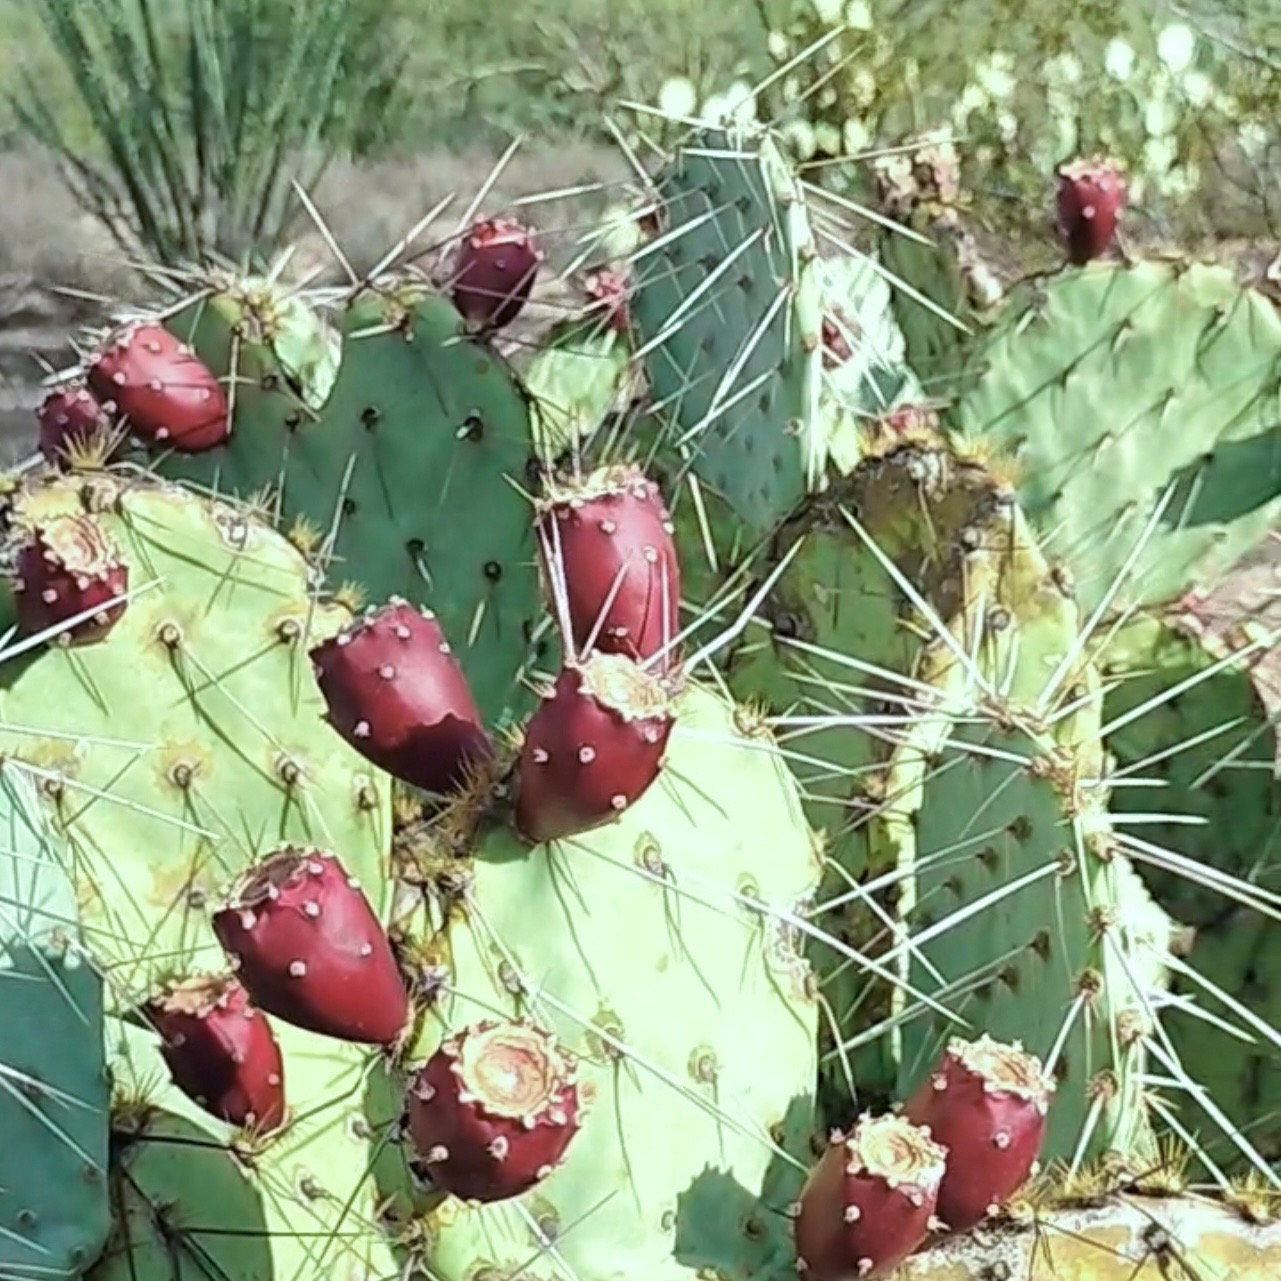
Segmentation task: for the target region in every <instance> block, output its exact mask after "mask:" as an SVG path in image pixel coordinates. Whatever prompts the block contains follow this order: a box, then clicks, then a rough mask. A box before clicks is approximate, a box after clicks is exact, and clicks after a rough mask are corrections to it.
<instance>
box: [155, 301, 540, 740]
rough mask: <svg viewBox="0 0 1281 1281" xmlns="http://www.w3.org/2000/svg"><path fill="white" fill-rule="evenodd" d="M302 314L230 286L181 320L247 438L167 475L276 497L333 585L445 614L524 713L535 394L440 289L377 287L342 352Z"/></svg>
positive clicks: (481, 677) (166, 464) (481, 687)
mask: <svg viewBox="0 0 1281 1281" xmlns="http://www.w3.org/2000/svg"><path fill="white" fill-rule="evenodd" d="M299 307H300V303H299V301H298V300H297V299H295V300H293V302H292V305H291V307H290V309H289V310H285V309H284V306H283V302H282V300H281V299H279V298H274V297H271V296H268V297H264V296H263V293H262V291H261V289H257V288H255V289H244V288H240V287H235V286H232V287H230V288H224V289H223V290H222V291H221V292H217V293H214V294H213V295H212V296H209V297H205V298H201V299H199V300H198V301H196V302H194V303H193V304H191V305H190V306H189V307H187V308H186V309H185V310H183V311H181V312H179V313H177V314H176V315H173V316H172V317H171V318H170V319H169V320H168V322H167V324H168V326H169V328H170V329H171V330H172V332H174V333H175V334H177V335H179V336H180V337H182V338H183V339H185V340H187V341H189V342H190V343H191V344H192V346H193V347H194V348H195V350H196V352H197V353H198V354H199V355H200V357H201V358H202V359H203V360H204V362H205V363H206V364H207V365H208V366H209V367H210V368H211V369H213V370H214V371H215V372H216V373H218V374H219V376H220V377H222V378H224V379H226V380H227V382H228V384H229V393H230V398H231V400H232V413H233V425H232V434H231V438H230V440H229V441H228V443H227V445H226V446H225V447H224V448H220V449H215V450H212V451H210V452H208V453H205V454H199V455H181V454H176V453H175V454H170V455H168V456H165V457H162V458H159V459H158V460H157V462H156V466H157V468H158V470H159V471H160V472H161V473H163V474H164V475H166V476H171V477H175V478H181V479H185V480H189V481H194V482H197V483H199V484H201V485H202V486H205V487H207V488H208V489H211V490H213V491H215V492H220V493H229V494H232V495H236V496H239V497H241V498H249V497H250V496H251V495H257V494H260V493H263V492H270V493H271V495H272V497H271V504H272V510H273V512H274V514H276V515H277V517H278V520H279V523H280V525H281V527H282V528H284V529H285V530H292V531H293V533H294V535H295V536H296V537H298V538H299V539H305V540H307V541H310V542H311V543H312V545H313V546H314V548H315V550H316V551H317V552H318V553H319V554H320V555H321V556H322V557H323V559H324V561H325V562H326V565H327V570H328V576H329V578H330V580H331V581H332V582H333V584H334V585H337V584H338V583H341V582H344V581H351V582H355V583H356V584H358V585H359V586H360V587H361V588H363V589H364V590H365V592H366V593H367V594H368V596H369V598H370V599H372V600H384V599H386V598H387V597H389V596H403V597H405V598H406V599H408V600H411V601H414V602H416V603H420V604H425V605H428V606H430V607H431V608H432V609H433V610H434V611H435V612H436V613H437V614H438V615H439V616H440V618H441V622H442V625H443V627H444V630H445V634H446V635H447V636H448V637H449V638H450V642H451V644H452V645H453V646H454V649H455V651H456V652H457V653H458V655H459V657H460V660H461V661H462V663H463V667H464V669H465V670H466V672H467V675H468V677H469V679H470V681H471V683H472V686H473V689H474V690H475V693H476V698H477V701H478V702H479V703H480V706H481V709H482V711H483V712H484V713H485V714H486V716H487V717H488V718H491V719H493V718H497V717H499V716H500V714H501V713H502V712H503V711H504V710H505V709H506V708H507V706H508V703H509V702H511V701H512V700H515V701H516V702H518V703H519V702H520V701H521V697H520V690H519V688H518V673H519V672H520V670H521V667H522V664H523V663H524V662H525V660H526V657H527V654H528V647H529V631H528V629H529V626H530V619H531V618H532V616H533V614H534V612H535V608H536V603H537V591H538V585H537V576H536V574H535V571H534V567H533V562H534V551H535V549H534V544H533V540H532V538H531V536H530V523H529V504H528V502H527V500H526V498H525V497H524V496H523V495H522V493H521V487H525V486H527V485H528V484H529V483H530V482H529V481H527V479H526V473H527V469H528V465H529V462H530V459H531V457H532V456H533V452H534V441H533V437H532V434H531V426H530V411H529V406H528V403H527V394H526V392H525V391H524V389H523V388H522V387H521V385H520V384H519V382H518V381H517V380H516V378H515V377H514V375H513V374H512V373H511V371H510V370H509V369H508V368H507V367H506V366H505V364H504V363H503V361H502V360H501V359H500V358H499V357H498V356H497V355H496V354H495V353H494V352H493V351H492V350H491V349H490V348H489V347H488V346H486V345H484V344H483V343H481V342H479V341H477V340H475V339H473V338H471V337H469V336H468V334H467V333H466V331H465V328H464V325H463V322H462V319H461V317H460V316H459V315H458V313H457V312H456V311H455V310H454V308H453V306H452V305H451V304H450V303H449V302H448V301H447V300H446V299H444V298H443V297H441V296H439V295H437V294H435V293H433V292H431V291H430V290H428V289H427V288H426V287H425V286H422V285H419V284H416V283H413V282H387V281H380V282H378V283H377V285H376V286H374V287H370V288H369V289H367V290H365V291H364V292H363V293H361V294H360V295H358V296H357V297H355V298H354V299H352V300H351V301H349V302H348V303H347V304H346V305H345V307H344V309H343V311H342V313H341V317H340V323H339V326H338V328H339V330H340V338H339V339H337V340H335V339H333V338H330V337H328V336H327V335H326V332H325V331H324V330H323V329H321V328H319V322H317V321H315V320H314V318H313V319H312V320H311V321H309V322H308V324H307V325H303V323H302V322H301V321H300V320H299V319H298V316H297V315H295V312H297V311H298V310H299ZM302 314H303V315H304V316H305V315H306V314H307V313H306V312H305V311H303V312H302ZM335 341H340V342H341V361H340V363H339V364H338V367H337V369H336V370H334V369H333V368H332V366H333V362H334V360H335V353H334V350H333V344H334V342H335ZM329 384H332V385H329ZM480 512H483V513H484V515H483V518H481V517H480V516H479V515H478V513H480Z"/></svg>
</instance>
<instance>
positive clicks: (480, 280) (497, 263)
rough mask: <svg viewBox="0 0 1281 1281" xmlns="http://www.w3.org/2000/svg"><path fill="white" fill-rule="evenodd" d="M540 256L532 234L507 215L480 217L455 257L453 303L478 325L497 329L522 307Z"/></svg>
mask: <svg viewBox="0 0 1281 1281" xmlns="http://www.w3.org/2000/svg"><path fill="white" fill-rule="evenodd" d="M542 260H543V253H542V250H541V249H539V248H538V246H537V244H535V242H534V237H533V233H532V232H531V231H530V230H529V229H528V228H527V227H522V226H521V224H520V223H518V222H515V221H513V220H512V219H510V218H491V219H488V220H487V221H485V222H478V223H476V224H475V226H473V227H472V228H471V230H470V231H468V232H467V233H466V234H465V235H464V237H463V242H462V244H461V245H460V246H459V250H458V256H457V258H456V259H455V261H454V274H453V280H452V285H453V290H452V292H453V298H454V306H455V307H457V308H458V310H459V311H460V312H461V313H462V314H463V317H464V319H466V320H467V321H468V322H469V323H470V324H472V325H473V326H475V327H476V328H478V329H501V328H502V327H503V326H504V325H509V324H511V322H512V321H513V320H515V319H516V317H517V316H519V315H520V313H521V312H522V311H523V310H524V307H525V304H526V302H528V301H529V295H530V291H531V290H532V289H533V287H534V278H535V277H536V276H537V275H538V268H539V264H540V263H541V262H542Z"/></svg>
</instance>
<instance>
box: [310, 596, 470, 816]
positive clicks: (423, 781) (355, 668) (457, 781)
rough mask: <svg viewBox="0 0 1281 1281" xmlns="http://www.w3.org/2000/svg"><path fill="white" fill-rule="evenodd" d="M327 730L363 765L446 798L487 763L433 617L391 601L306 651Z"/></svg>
mask: <svg viewBox="0 0 1281 1281" xmlns="http://www.w3.org/2000/svg"><path fill="white" fill-rule="evenodd" d="M311 658H312V662H313V663H314V664H315V671H316V680H317V681H318V683H319V685H320V692H321V693H322V694H323V695H324V696H325V703H326V705H327V706H328V709H329V723H330V724H331V725H332V726H333V727H334V728H335V729H336V730H337V731H338V732H339V733H340V734H341V735H342V736H343V738H345V739H346V740H347V742H349V743H350V744H351V745H352V746H353V747H354V748H355V749H356V750H357V751H358V752H360V754H361V755H362V756H364V757H365V759H366V760H369V761H372V762H373V763H374V764H375V765H377V766H378V767H379V769H384V770H386V771H387V773H389V774H392V775H394V776H395V777H396V778H399V779H401V780H402V781H404V782H406V783H412V784H414V785H415V786H416V787H421V788H425V789H426V790H427V791H429V792H450V791H455V790H456V789H458V788H459V787H461V786H462V785H463V784H464V783H465V782H466V781H467V778H468V775H469V774H470V773H471V772H472V771H473V770H474V769H475V768H476V767H477V766H480V765H483V764H484V763H485V762H486V761H488V760H490V759H491V758H492V756H493V746H492V744H491V743H490V741H489V739H488V738H487V737H486V735H485V731H484V729H483V728H482V726H481V717H480V711H479V710H478V709H477V707H476V703H475V700H474V699H473V698H472V695H471V690H470V689H469V688H468V686H467V678H466V677H465V676H464V675H463V670H462V668H461V667H459V665H458V660H457V659H456V658H454V656H453V654H452V653H451V652H450V648H449V642H448V641H446V640H445V636H444V633H443V632H442V631H441V630H440V624H439V623H438V622H437V621H436V618H435V615H433V614H430V613H424V612H422V611H420V610H417V609H415V608H414V607H413V606H412V605H408V604H406V603H405V602H404V601H403V600H400V599H398V598H393V599H392V600H390V601H389V602H388V603H387V604H386V605H384V606H383V607H382V608H381V609H379V610H371V611H370V612H369V613H368V614H366V615H365V617H364V618H363V619H362V620H361V621H359V622H357V623H355V624H353V625H352V626H351V627H349V628H347V630H345V631H343V632H340V633H339V634H338V635H337V636H335V637H333V638H332V639H330V640H327V641H325V642H324V643H323V644H321V645H318V646H317V647H316V648H315V649H313V650H312V651H311Z"/></svg>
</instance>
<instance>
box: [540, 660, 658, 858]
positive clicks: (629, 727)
mask: <svg viewBox="0 0 1281 1281" xmlns="http://www.w3.org/2000/svg"><path fill="white" fill-rule="evenodd" d="M673 718H674V714H673V709H672V705H671V700H670V696H669V693H668V689H667V686H666V684H665V683H664V682H663V680H661V679H660V678H659V677H657V676H654V675H652V674H650V673H648V672H646V671H644V670H643V669H642V668H640V667H639V666H638V665H637V664H636V663H634V662H632V660H631V659H629V658H624V657H623V656H622V655H621V654H600V653H593V654H591V655H589V656H588V657H587V658H586V659H585V660H583V661H582V662H580V663H574V664H570V663H567V664H566V665H565V667H564V668H563V669H562V671H561V674H560V676H559V678H558V679H557V681H556V685H555V687H554V688H553V689H552V691H551V693H550V695H548V696H547V697H546V698H545V699H544V700H543V702H542V703H541V704H540V705H539V707H538V709H537V711H535V712H534V714H533V716H531V717H530V718H529V724H528V725H527V726H526V727H525V742H524V745H523V747H522V748H521V753H520V757H519V759H518V760H517V762H516V774H515V785H516V806H515V823H516V830H517V831H518V832H520V834H521V835H522V836H524V837H525V838H526V839H527V840H530V841H533V842H535V843H536V844H540V843H542V842H543V841H554V840H560V839H562V838H564V837H567V836H577V835H578V834H579V833H581V832H586V831H590V830H591V829H592V828H594V827H600V826H601V825H602V824H604V823H609V822H611V821H613V820H614V819H616V818H617V817H618V816H619V815H620V814H621V813H622V812H623V811H624V810H625V809H627V808H628V807H629V806H631V805H634V804H635V803H636V802H637V801H638V800H640V798H641V797H642V796H643V795H644V794H645V792H646V790H647V789H648V788H649V786H650V784H651V783H653V781H654V780H655V779H656V778H657V777H658V771H659V768H660V766H661V764H662V758H663V752H664V751H665V750H666V748H667V740H668V738H669V737H670V735H671V732H672V724H673Z"/></svg>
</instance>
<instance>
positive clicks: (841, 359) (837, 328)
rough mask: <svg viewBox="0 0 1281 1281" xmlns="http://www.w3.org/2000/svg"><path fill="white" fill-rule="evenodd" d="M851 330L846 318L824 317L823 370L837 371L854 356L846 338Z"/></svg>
mask: <svg viewBox="0 0 1281 1281" xmlns="http://www.w3.org/2000/svg"><path fill="white" fill-rule="evenodd" d="M850 329H851V324H850V321H849V320H848V319H847V318H846V317H845V316H840V317H839V318H838V317H837V316H834V315H830V314H829V315H826V316H824V317H823V325H822V335H823V368H824V369H835V368H836V366H837V365H843V364H844V363H845V362H846V361H847V360H849V358H850V357H851V356H852V355H853V354H854V353H853V351H852V350H851V349H850V344H849V342H848V340H847V339H846V337H845V334H846V332H847V331H849V330H850Z"/></svg>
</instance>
